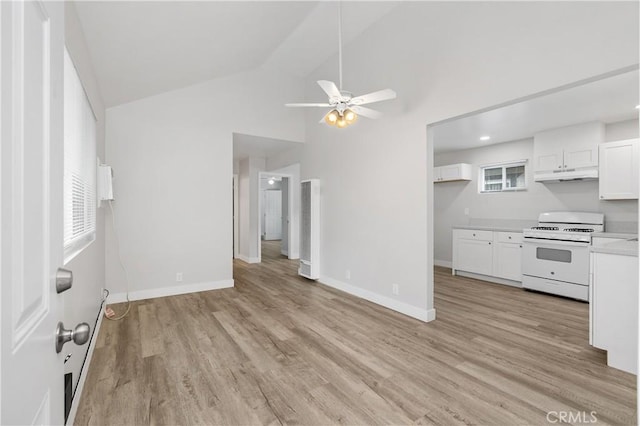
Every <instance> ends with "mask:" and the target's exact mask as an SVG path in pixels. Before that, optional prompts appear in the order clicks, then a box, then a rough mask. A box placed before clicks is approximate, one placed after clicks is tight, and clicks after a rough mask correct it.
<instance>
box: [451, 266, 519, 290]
mask: <svg viewBox="0 0 640 426" xmlns="http://www.w3.org/2000/svg"><path fill="white" fill-rule="evenodd" d="M455 275H459V276H461V277H467V278H474V279H476V280H482V281H489V282H491V283H496V284H503V285H509V286H511V287H519V288H522V282H520V281H512V280H506V279H504V278H498V277H492V276H490V275H481V274H474V273H473V272H465V271H459V270H456V271H455Z"/></svg>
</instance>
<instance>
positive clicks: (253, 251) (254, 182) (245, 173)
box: [238, 157, 265, 263]
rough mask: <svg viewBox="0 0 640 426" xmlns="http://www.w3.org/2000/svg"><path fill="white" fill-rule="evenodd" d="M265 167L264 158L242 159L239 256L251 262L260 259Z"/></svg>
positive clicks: (239, 193)
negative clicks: (262, 193)
mask: <svg viewBox="0 0 640 426" xmlns="http://www.w3.org/2000/svg"><path fill="white" fill-rule="evenodd" d="M264 168H265V160H264V158H253V157H250V158H245V159H243V160H240V175H239V179H240V185H239V187H238V188H239V192H238V196H239V207H238V210H239V211H240V222H239V226H240V229H239V238H240V244H239V253H238V257H239V258H240V259H242V260H244V261H245V262H249V263H256V262H259V261H260V245H259V244H260V235H259V232H260V230H259V220H260V195H261V194H260V172H262V171H263V170H264Z"/></svg>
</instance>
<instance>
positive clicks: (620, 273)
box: [589, 253, 638, 374]
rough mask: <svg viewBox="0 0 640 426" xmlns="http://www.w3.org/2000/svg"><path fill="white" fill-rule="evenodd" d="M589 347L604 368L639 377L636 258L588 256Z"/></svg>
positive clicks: (592, 254)
mask: <svg viewBox="0 0 640 426" xmlns="http://www.w3.org/2000/svg"><path fill="white" fill-rule="evenodd" d="M590 278H591V279H590V283H589V284H590V287H589V290H590V295H589V299H590V300H589V326H590V327H589V328H590V336H589V337H590V339H589V343H591V345H593V346H595V347H596V348H600V349H604V350H606V351H607V365H609V366H611V367H614V368H618V369H620V370H624V371H627V372H629V373H633V374H637V373H638V364H637V362H638V258H637V257H635V256H624V255H616V254H609V253H591V274H590Z"/></svg>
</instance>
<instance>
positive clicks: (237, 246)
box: [232, 173, 240, 259]
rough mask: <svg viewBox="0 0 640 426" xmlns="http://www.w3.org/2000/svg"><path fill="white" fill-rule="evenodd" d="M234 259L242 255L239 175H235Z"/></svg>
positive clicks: (233, 180)
mask: <svg viewBox="0 0 640 426" xmlns="http://www.w3.org/2000/svg"><path fill="white" fill-rule="evenodd" d="M232 182H233V258H234V259H237V258H238V255H239V253H240V214H239V212H240V211H239V207H240V198H239V192H238V185H239V179H238V174H237V173H234V174H233V179H232Z"/></svg>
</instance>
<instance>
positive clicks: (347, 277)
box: [344, 269, 351, 280]
mask: <svg viewBox="0 0 640 426" xmlns="http://www.w3.org/2000/svg"><path fill="white" fill-rule="evenodd" d="M344 277H345V278H346V279H348V280H350V279H351V269H347V270H346V271H345V273H344Z"/></svg>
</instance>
